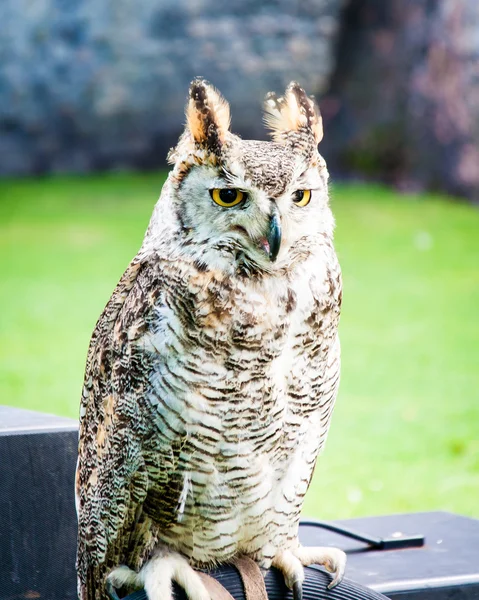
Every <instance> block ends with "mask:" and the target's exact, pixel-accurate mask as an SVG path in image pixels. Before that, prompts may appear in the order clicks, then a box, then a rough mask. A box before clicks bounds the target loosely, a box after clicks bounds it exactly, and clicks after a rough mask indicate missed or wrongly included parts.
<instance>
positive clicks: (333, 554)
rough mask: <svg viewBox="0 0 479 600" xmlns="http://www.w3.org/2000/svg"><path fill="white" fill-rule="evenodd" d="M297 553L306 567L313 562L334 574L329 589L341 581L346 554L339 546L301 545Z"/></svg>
mask: <svg viewBox="0 0 479 600" xmlns="http://www.w3.org/2000/svg"><path fill="white" fill-rule="evenodd" d="M295 555H296V556H297V557H298V558H299V560H300V561H301V564H302V565H304V566H305V567H308V566H309V565H313V564H316V565H321V566H323V567H324V568H325V569H326V571H328V573H331V574H332V575H334V577H333V580H332V581H331V582H330V584H329V585H328V590H332V589H333V588H335V587H336V586H337V585H338V584H339V583H341V580H342V579H343V577H344V571H345V569H346V554H345V553H344V552H343V551H342V550H339V548H329V547H312V548H308V547H304V546H299V548H298V549H297V550H296V552H295Z"/></svg>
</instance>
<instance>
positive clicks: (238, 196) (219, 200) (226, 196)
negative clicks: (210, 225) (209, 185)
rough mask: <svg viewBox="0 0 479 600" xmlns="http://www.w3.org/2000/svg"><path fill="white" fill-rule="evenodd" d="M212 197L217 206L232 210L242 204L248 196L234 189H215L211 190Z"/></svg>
mask: <svg viewBox="0 0 479 600" xmlns="http://www.w3.org/2000/svg"><path fill="white" fill-rule="evenodd" d="M210 196H211V197H212V198H213V200H214V201H215V202H216V204H219V205H220V206H224V207H225V208H230V207H231V206H236V205H237V204H239V203H240V202H242V201H243V200H244V199H245V196H246V194H245V193H244V192H241V191H240V190H236V189H234V188H221V189H220V188H215V189H214V190H210Z"/></svg>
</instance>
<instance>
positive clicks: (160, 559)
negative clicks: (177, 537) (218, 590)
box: [107, 548, 211, 600]
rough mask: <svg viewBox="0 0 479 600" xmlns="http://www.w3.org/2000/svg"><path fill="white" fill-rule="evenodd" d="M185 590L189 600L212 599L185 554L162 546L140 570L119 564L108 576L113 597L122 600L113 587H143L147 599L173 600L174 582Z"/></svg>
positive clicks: (110, 594)
mask: <svg viewBox="0 0 479 600" xmlns="http://www.w3.org/2000/svg"><path fill="white" fill-rule="evenodd" d="M173 581H175V582H176V583H177V584H178V585H179V586H181V587H182V588H183V589H184V590H185V593H186V596H187V598H188V600H211V598H210V595H209V593H208V591H207V590H206V587H205V585H204V583H203V582H202V580H201V578H200V576H199V575H198V573H196V572H195V571H194V570H193V568H192V567H191V566H190V564H189V563H188V561H187V560H186V558H185V557H184V556H181V554H178V553H177V552H172V551H171V550H168V549H166V548H159V549H158V550H157V551H156V554H155V555H154V556H153V557H152V558H151V559H150V560H149V561H148V562H147V563H146V564H145V565H144V567H143V568H142V569H141V571H140V572H139V573H135V571H132V570H131V569H129V568H128V567H118V568H116V569H114V570H113V571H112V572H111V573H110V574H109V575H108V577H107V593H108V595H109V597H110V598H111V600H119V599H118V596H117V595H116V592H115V590H114V588H120V587H122V586H125V585H126V586H129V587H132V588H140V587H143V588H144V589H145V592H146V595H147V597H148V600H174V597H173V589H172V582H173Z"/></svg>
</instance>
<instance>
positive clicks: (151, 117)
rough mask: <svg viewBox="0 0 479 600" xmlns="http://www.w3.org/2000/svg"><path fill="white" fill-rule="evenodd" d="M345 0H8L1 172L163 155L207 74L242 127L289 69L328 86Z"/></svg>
mask: <svg viewBox="0 0 479 600" xmlns="http://www.w3.org/2000/svg"><path fill="white" fill-rule="evenodd" d="M342 4H343V2H342V0H298V1H293V2H292V1H291V0H275V1H272V0H270V1H268V0H261V1H258V0H254V1H253V0H229V1H228V2H214V1H213V0H161V1H158V0H140V1H137V0H1V1H0V174H2V175H19V174H22V175H23V174H36V173H45V172H62V171H75V172H83V171H89V170H96V169H111V168H130V167H133V168H150V167H155V166H158V165H163V164H164V161H165V157H166V153H167V150H168V148H169V147H170V146H171V145H173V144H174V143H175V141H176V138H177V136H178V134H179V133H180V131H181V128H182V123H183V121H184V116H183V107H184V103H185V99H186V94H187V89H188V84H189V82H190V80H191V79H192V78H193V77H194V76H196V75H201V76H204V77H206V78H207V79H209V80H210V81H211V82H212V83H214V84H215V85H216V86H217V87H218V88H219V89H220V90H221V91H222V92H223V94H224V95H225V96H226V97H227V98H228V100H229V101H230V102H231V105H232V115H233V128H234V130H235V131H237V132H239V133H240V134H242V135H244V136H248V137H249V136H252V137H253V136H254V137H256V136H264V130H263V127H262V122H261V109H260V106H261V102H262V99H263V96H264V94H265V93H266V92H267V91H268V90H270V89H272V90H276V91H281V90H282V89H284V87H285V85H286V84H287V83H288V82H289V81H290V80H291V79H297V80H298V81H299V82H301V83H302V84H303V85H304V86H305V87H306V89H307V90H308V93H314V94H316V95H321V94H322V93H323V92H324V91H325V89H326V88H327V85H328V82H329V78H330V74H331V72H332V70H333V67H334V60H333V58H334V40H335V38H336V33H337V31H338V19H339V13H340V9H341V6H342Z"/></svg>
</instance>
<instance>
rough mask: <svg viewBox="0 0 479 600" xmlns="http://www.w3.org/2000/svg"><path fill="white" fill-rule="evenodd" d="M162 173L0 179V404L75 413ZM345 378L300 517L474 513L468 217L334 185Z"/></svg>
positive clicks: (478, 383) (478, 260)
mask: <svg viewBox="0 0 479 600" xmlns="http://www.w3.org/2000/svg"><path fill="white" fill-rule="evenodd" d="M163 178H164V176H163V175H162V174H148V175H131V174H122V175H105V176H98V177H90V178H74V177H68V178H67V177H65V178H57V179H45V180H29V181H19V182H12V181H6V180H4V181H0V272H1V284H0V315H1V316H0V402H1V403H2V404H10V405H13V406H19V407H25V408H30V409H34V410H39V411H44V412H52V413H57V414H61V415H67V416H71V417H76V416H77V407H78V402H79V396H80V391H81V386H82V376H83V369H84V360H85V354H86V349H87V345H88V341H89V336H90V334H91V331H92V329H93V327H94V324H95V321H96V319H97V317H98V316H99V314H100V312H101V310H102V308H103V306H104V304H105V303H106V301H107V300H108V298H109V296H110V293H111V292H112V290H113V288H114V286H115V284H116V282H117V280H118V279H119V277H120V275H121V273H122V272H123V269H124V268H125V267H126V265H127V264H128V261H129V260H130V259H131V258H132V256H133V255H134V254H135V253H136V250H137V249H138V247H139V246H140V243H141V240H142V237H143V233H144V230H145V228H146V226H147V223H148V219H149V216H150V213H151V210H152V208H153V204H154V202H155V200H156V198H157V197H158V195H159V192H160V188H161V185H162V182H163ZM332 205H333V210H334V212H335V215H336V218H337V236H336V246H337V250H338V254H339V257H340V260H341V264H342V267H343V274H344V305H343V316H342V321H341V334H342V344H343V371H342V373H343V375H342V383H341V391H340V395H339V400H338V404H337V408H336V412H335V414H334V418H333V424H332V428H331V433H330V437H329V441H328V444H327V448H326V451H325V453H324V454H323V455H322V457H321V459H320V461H319V463H318V466H317V468H316V474H315V478H314V480H313V483H312V486H311V489H310V492H309V494H308V497H307V501H306V506H305V513H306V514H310V515H316V516H321V517H324V518H333V517H349V516H356V515H367V514H381V513H391V512H402V511H422V510H435V509H444V510H453V511H457V512H461V513H465V514H470V515H475V516H477V517H479V316H478V315H479V211H477V209H475V208H474V207H471V206H467V205H462V204H455V203H451V202H447V201H445V200H444V199H441V198H438V197H426V196H418V197H411V196H407V197H405V196H400V195H398V194H396V193H394V192H392V191H390V190H387V189H385V188H382V187H377V186H366V185H365V186H358V185H355V186H346V185H338V186H336V187H334V188H333V191H332Z"/></svg>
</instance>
